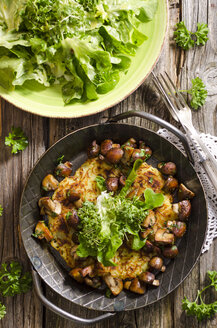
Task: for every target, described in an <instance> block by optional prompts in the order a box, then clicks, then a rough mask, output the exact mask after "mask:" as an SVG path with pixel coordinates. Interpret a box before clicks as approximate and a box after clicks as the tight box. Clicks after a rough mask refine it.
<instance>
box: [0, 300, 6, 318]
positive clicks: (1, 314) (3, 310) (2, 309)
mask: <svg viewBox="0 0 217 328" xmlns="http://www.w3.org/2000/svg"><path fill="white" fill-rule="evenodd" d="M5 314H6V307H5V306H4V305H3V304H2V303H1V302H0V320H1V319H3V318H4V316H5Z"/></svg>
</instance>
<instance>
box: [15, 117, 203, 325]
mask: <svg viewBox="0 0 217 328" xmlns="http://www.w3.org/2000/svg"><path fill="white" fill-rule="evenodd" d="M132 116H139V117H142V118H146V119H149V120H151V121H153V122H155V123H158V124H160V125H161V126H163V127H165V128H167V129H168V130H170V131H172V132H173V133H174V134H175V135H177V136H178V137H179V139H180V140H181V141H182V143H183V145H184V147H185V150H186V154H187V157H186V156H185V155H184V154H183V153H182V152H181V151H179V150H178V149H177V148H176V147H175V146H174V145H173V144H172V143H170V142H169V141H167V140H166V139H164V138H163V137H161V136H159V135H158V134H156V133H155V132H153V131H150V130H148V129H145V128H142V127H138V126H135V125H130V124H123V123H122V124H120V123H115V122H117V121H119V120H121V119H123V118H127V117H132ZM111 121H112V122H111ZM111 121H110V122H108V123H105V124H98V125H92V126H88V127H86V128H83V129H80V130H77V131H75V132H72V133H70V134H68V135H67V136H65V137H64V138H62V139H60V140H59V141H58V142H57V143H55V144H54V145H53V146H52V147H51V148H49V150H48V151H46V152H45V153H44V155H43V156H42V157H41V158H40V159H39V160H38V162H37V163H36V165H35V166H34V168H33V170H32V172H31V173H30V175H29V178H28V180H27V182H26V185H25V188H24V191H23V194H22V198H21V205H20V230H21V234H22V239H23V243H24V247H25V249H26V252H27V254H28V256H29V259H30V261H31V263H32V266H33V280H34V283H35V289H36V292H37V294H38V296H39V298H40V299H41V301H42V303H43V304H44V305H45V306H47V307H48V308H49V309H50V310H52V311H54V312H56V313H57V314H59V315H61V316H63V317H65V318H68V319H71V320H73V321H77V322H80V323H87V324H88V323H95V322H98V321H100V320H103V319H106V318H109V317H111V316H113V315H115V312H117V311H128V310H135V309H138V308H140V307H144V306H146V305H149V304H152V303H154V302H156V301H158V300H160V299H161V298H163V297H165V296H166V295H168V294H169V293H171V292H172V291H173V290H174V289H175V288H177V287H178V286H179V285H180V284H181V283H182V282H183V281H184V279H185V278H186V277H187V276H188V274H189V273H190V272H191V270H192V269H193V267H194V265H195V264H196V262H197V260H198V258H199V256H200V253H201V249H202V246H203V243H204V239H205V235H206V228H207V206H206V200H205V196H204V191H203V188H202V186H201V183H200V180H199V178H198V176H197V174H196V172H195V170H194V168H193V165H192V163H193V158H192V155H191V152H190V149H189V146H188V144H187V140H186V138H185V136H184V134H182V133H181V132H180V131H179V130H178V129H176V128H175V127H173V126H172V125H170V124H169V123H167V122H165V121H163V120H162V119H160V118H158V117H156V116H153V115H151V114H148V113H145V112H128V113H123V114H121V115H118V116H116V117H114V118H113V119H112V120H111ZM130 137H134V138H135V139H137V140H144V141H145V142H146V144H147V145H149V146H150V147H151V149H152V150H153V155H152V157H151V159H150V160H149V161H148V162H149V163H150V164H152V165H153V166H156V163H157V162H159V161H173V162H175V163H176V165H177V172H178V173H177V177H178V179H179V181H181V182H183V183H184V184H185V185H186V186H187V187H189V188H190V189H191V190H193V191H194V192H195V194H196V197H195V198H194V199H193V201H192V215H191V218H190V220H189V224H188V229H187V233H186V234H185V235H184V237H183V238H182V239H181V240H180V241H179V246H178V248H179V255H178V257H177V258H176V259H175V260H171V261H170V263H168V265H167V269H166V271H165V272H164V273H159V274H158V276H157V278H158V279H159V280H160V286H159V287H157V288H153V287H150V288H149V289H148V291H147V292H146V293H145V294H144V295H141V296H138V295H136V294H133V293H129V292H128V291H123V292H121V294H120V295H118V296H117V297H115V298H106V297H105V292H104V290H93V289H91V288H89V287H87V286H83V285H81V284H78V283H77V282H76V281H74V280H73V279H72V278H70V277H69V276H68V273H67V270H66V269H65V268H64V267H63V266H62V265H61V264H60V263H59V261H58V260H57V259H56V258H55V257H54V256H53V255H52V253H51V252H50V250H49V248H48V247H47V246H45V245H44V244H42V243H41V242H39V241H37V240H35V239H34V238H32V237H31V234H32V232H33V230H34V227H35V225H36V222H37V219H38V218H39V209H38V206H37V201H38V199H39V198H40V197H41V181H42V178H43V177H44V176H45V175H46V174H47V173H48V172H52V171H53V170H54V168H55V166H56V159H57V158H58V157H59V156H61V155H65V159H67V160H70V161H72V163H73V168H74V171H75V170H76V169H77V168H78V167H79V166H80V165H81V164H82V163H83V162H84V161H85V159H86V156H87V155H86V149H87V146H88V145H89V144H90V142H91V141H92V140H94V139H96V140H97V142H98V143H99V142H101V141H102V140H104V139H108V138H111V139H112V140H113V141H114V142H117V143H120V144H121V143H123V142H124V141H126V140H127V139H129V138H130ZM39 276H40V277H41V278H42V279H43V280H44V282H46V283H47V284H48V285H49V286H50V287H51V288H52V289H53V290H54V291H55V292H57V293H58V294H59V295H61V296H63V297H65V298H66V299H68V300H69V301H71V302H73V303H76V304H79V305H81V306H84V307H86V308H89V309H93V310H101V311H106V312H108V313H106V314H103V315H101V316H99V317H97V318H95V319H83V318H78V317H76V316H74V315H72V314H70V313H67V312H65V311H63V310H62V309H60V308H58V307H57V306H55V305H54V304H52V303H51V302H50V301H48V300H47V299H46V298H45V297H44V295H43V293H42V290H41V287H40V281H39Z"/></svg>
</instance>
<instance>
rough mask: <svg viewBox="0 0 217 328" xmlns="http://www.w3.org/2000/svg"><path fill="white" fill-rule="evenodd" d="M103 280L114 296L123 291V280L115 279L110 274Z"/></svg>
mask: <svg viewBox="0 0 217 328" xmlns="http://www.w3.org/2000/svg"><path fill="white" fill-rule="evenodd" d="M103 279H104V281H105V283H106V285H107V286H108V287H109V289H110V290H111V292H112V294H113V295H115V296H117V295H118V294H120V292H121V291H122V290H123V281H122V279H120V278H114V277H112V275H111V274H110V273H108V274H106V275H105V276H104V277H103Z"/></svg>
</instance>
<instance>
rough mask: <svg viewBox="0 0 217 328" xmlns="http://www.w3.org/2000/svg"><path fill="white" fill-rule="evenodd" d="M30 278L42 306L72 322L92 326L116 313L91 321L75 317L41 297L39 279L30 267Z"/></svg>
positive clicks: (103, 315)
mask: <svg viewBox="0 0 217 328" xmlns="http://www.w3.org/2000/svg"><path fill="white" fill-rule="evenodd" d="M32 277H33V283H34V287H35V292H36V294H37V296H38V298H39V299H40V301H41V302H42V304H43V305H44V306H45V307H46V308H48V309H49V310H51V311H53V312H54V313H56V314H58V315H59V316H61V317H63V318H65V319H68V320H71V321H74V322H79V323H82V324H86V325H89V324H94V323H97V322H99V321H102V320H105V319H108V318H111V317H113V316H115V315H116V313H114V312H113V313H106V314H102V315H100V316H98V317H96V318H93V319H84V318H80V317H77V316H75V315H73V314H71V313H69V312H66V311H64V310H62V309H60V308H59V307H58V306H56V305H55V304H53V303H51V302H50V301H49V300H48V299H47V298H46V297H45V296H44V295H43V291H42V288H41V284H40V278H39V275H38V273H37V272H36V271H35V269H34V268H33V267H32Z"/></svg>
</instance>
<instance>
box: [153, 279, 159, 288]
mask: <svg viewBox="0 0 217 328" xmlns="http://www.w3.org/2000/svg"><path fill="white" fill-rule="evenodd" d="M152 286H155V287H158V286H160V281H159V280H157V279H155V280H154V281H153V283H152Z"/></svg>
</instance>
